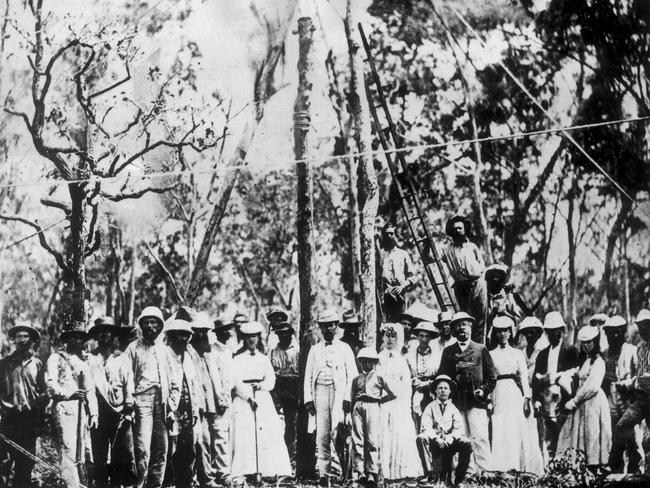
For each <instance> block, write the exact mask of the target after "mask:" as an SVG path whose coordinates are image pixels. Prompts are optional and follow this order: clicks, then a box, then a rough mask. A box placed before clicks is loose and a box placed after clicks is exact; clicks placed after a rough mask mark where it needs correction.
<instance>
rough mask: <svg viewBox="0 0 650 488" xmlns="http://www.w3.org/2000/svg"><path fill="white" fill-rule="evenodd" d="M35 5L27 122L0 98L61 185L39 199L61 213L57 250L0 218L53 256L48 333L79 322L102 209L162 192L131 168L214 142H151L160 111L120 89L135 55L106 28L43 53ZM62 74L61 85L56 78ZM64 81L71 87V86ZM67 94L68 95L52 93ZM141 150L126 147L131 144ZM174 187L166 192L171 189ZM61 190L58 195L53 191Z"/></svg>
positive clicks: (180, 136) (176, 134) (205, 130)
mask: <svg viewBox="0 0 650 488" xmlns="http://www.w3.org/2000/svg"><path fill="white" fill-rule="evenodd" d="M43 3H44V2H43V0H31V1H29V2H28V7H29V13H30V14H31V16H32V18H33V22H34V23H33V29H32V36H31V37H32V38H33V44H32V46H31V51H30V53H29V54H28V55H27V59H28V61H29V65H30V67H31V70H32V73H31V84H30V88H29V100H31V102H32V104H33V112H32V115H31V116H29V115H28V114H27V109H26V108H22V107H18V106H17V103H16V99H15V98H14V96H10V97H7V101H6V104H5V108H4V110H5V112H7V113H9V114H11V115H13V116H15V117H18V118H19V119H21V120H22V122H23V123H24V126H25V128H26V129H27V132H28V134H29V139H30V141H31V144H32V145H33V147H34V149H35V150H36V151H37V153H38V154H39V155H40V156H41V157H42V158H44V159H45V160H46V161H47V162H48V164H49V165H50V166H51V168H52V174H53V176H54V178H55V179H57V180H60V183H59V182H57V183H54V184H53V186H52V189H51V190H50V192H48V194H47V195H46V196H44V197H43V198H42V199H41V204H42V205H44V206H46V207H49V208H54V209H57V210H59V211H61V212H63V213H64V215H65V218H66V220H67V221H68V230H67V234H66V236H65V242H64V245H63V247H62V249H57V248H56V247H55V246H53V245H51V244H50V243H49V241H48V240H47V239H46V237H45V235H44V234H43V232H42V231H43V229H42V228H41V226H40V225H39V224H38V222H36V221H33V220H29V219H27V218H25V217H23V216H21V215H17V214H10V213H3V214H2V215H0V218H1V219H3V220H7V221H17V222H21V223H23V224H25V225H28V226H30V227H32V228H33V229H34V230H35V231H37V232H39V240H40V244H41V246H42V247H43V248H44V249H45V250H46V251H47V252H48V253H49V254H50V255H51V256H52V257H53V258H54V260H55V262H56V264H57V266H58V268H59V270H60V274H61V283H62V285H61V291H60V299H59V301H58V302H57V310H56V313H55V317H54V321H53V323H52V326H51V331H50V332H51V335H56V331H57V330H59V328H60V327H62V326H66V325H67V324H69V323H70V322H72V321H85V320H86V298H87V283H86V266H85V264H86V259H87V258H88V257H89V256H91V255H92V254H93V253H94V252H95V251H96V250H97V249H98V248H99V245H100V242H101V232H100V230H99V228H98V225H97V224H98V216H99V207H100V204H101V201H103V200H111V201H121V200H125V199H133V198H139V197H141V196H142V195H144V194H145V193H148V192H157V193H161V192H164V191H166V190H167V189H168V188H169V186H160V185H157V186H153V185H148V184H145V185H143V184H142V180H143V179H144V178H140V181H139V184H137V183H136V184H134V183H133V180H138V177H137V176H135V175H136V174H137V170H136V171H134V163H138V162H141V161H143V160H144V157H145V156H148V155H151V154H153V153H155V152H158V151H161V150H170V149H171V150H174V151H179V152H183V151H186V150H188V149H191V150H193V151H195V152H197V153H200V152H203V151H205V150H206V149H209V148H211V147H214V146H215V145H216V144H217V143H218V141H219V137H217V136H215V131H214V128H213V127H211V124H209V123H204V122H203V121H198V122H197V121H195V120H194V119H193V117H190V118H191V121H189V123H188V121H186V120H184V119H183V118H180V120H178V122H180V123H179V125H177V126H173V127H172V128H171V131H170V132H171V135H170V137H164V136H162V135H160V131H159V130H157V127H156V122H159V120H158V117H157V113H158V111H159V110H160V107H156V106H153V107H151V108H148V109H143V108H141V107H139V106H138V103H137V102H136V101H134V100H133V99H132V98H131V97H129V96H128V95H127V93H126V91H125V88H126V84H127V83H128V82H129V81H131V71H130V63H131V60H132V57H133V56H134V52H133V48H132V46H131V44H130V42H129V41H128V38H127V40H124V39H120V40H117V41H112V40H108V34H109V32H110V30H109V28H108V27H107V26H103V27H100V28H99V29H98V30H97V32H96V37H97V41H96V42H89V41H88V40H84V39H82V38H81V36H79V35H76V34H74V33H72V34H71V36H70V38H69V39H68V40H67V41H66V42H65V43H63V45H60V46H59V47H56V48H54V52H53V53H51V54H50V53H49V46H50V45H51V44H52V39H51V38H50V37H48V32H47V26H48V20H47V19H48V15H47V13H46V12H45V11H44V7H43ZM61 71H63V72H64V73H66V74H67V77H66V83H64V84H63V85H64V86H63V87H61V86H59V85H58V81H59V80H58V78H56V79H55V77H56V76H57V75H58V74H59V73H60V72H61ZM70 82H71V85H70ZM53 83H54V84H55V85H56V86H57V87H58V88H59V90H68V91H69V92H68V96H67V97H57V96H55V93H53V86H54V85H53ZM115 107H121V108H122V111H123V112H122V113H124V112H126V113H128V114H129V116H128V120H119V118H118V119H117V120H116V119H115V118H114V117H113V115H114V113H115V112H113V109H114V108H115ZM140 138H143V139H144V144H142V145H140V147H137V146H136V147H137V149H133V150H132V147H133V146H135V145H136V144H138V142H137V141H138V139H140ZM107 179H119V181H121V183H122V184H121V186H120V187H119V188H118V190H117V191H115V190H114V191H115V192H111V191H110V190H106V189H105V188H104V187H105V186H110V185H107V184H105V183H104V181H105V180H107ZM172 186H173V185H172ZM59 189H62V191H61V192H58V193H57V191H58V190H59Z"/></svg>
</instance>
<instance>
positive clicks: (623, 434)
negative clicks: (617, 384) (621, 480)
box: [612, 390, 650, 472]
mask: <svg viewBox="0 0 650 488" xmlns="http://www.w3.org/2000/svg"><path fill="white" fill-rule="evenodd" d="M643 420H645V422H646V425H650V392H645V391H643V390H636V391H635V396H634V399H633V400H632V401H631V402H630V403H629V404H628V406H627V408H626V409H625V411H624V412H623V415H621V418H620V419H619V421H618V422H617V423H616V427H615V428H614V430H613V432H612V437H613V439H614V438H618V439H625V440H627V439H634V436H635V432H634V430H635V427H636V426H637V425H638V424H640V423H641V421H643ZM618 442H619V443H620V442H621V441H618ZM613 449H614V445H612V450H613ZM643 450H644V452H645V465H646V466H650V442H648V438H647V437H644V439H643ZM646 469H647V468H646ZM628 472H630V470H629V469H628Z"/></svg>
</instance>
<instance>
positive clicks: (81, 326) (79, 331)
mask: <svg viewBox="0 0 650 488" xmlns="http://www.w3.org/2000/svg"><path fill="white" fill-rule="evenodd" d="M75 336H76V337H82V338H83V339H88V332H86V323H85V322H82V321H80V320H75V321H74V322H72V323H71V324H69V325H68V327H66V328H65V329H63V331H61V342H65V341H66V340H68V339H69V338H71V337H75Z"/></svg>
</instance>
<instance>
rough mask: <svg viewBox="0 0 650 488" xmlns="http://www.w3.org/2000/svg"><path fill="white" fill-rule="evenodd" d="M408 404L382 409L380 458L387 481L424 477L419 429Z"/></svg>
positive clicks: (396, 403) (393, 402) (386, 406)
mask: <svg viewBox="0 0 650 488" xmlns="http://www.w3.org/2000/svg"><path fill="white" fill-rule="evenodd" d="M410 410H411V408H410V406H409V404H408V403H405V402H400V401H399V400H393V401H391V402H388V403H385V404H383V405H382V406H381V426H382V430H381V439H380V449H379V457H380V461H381V469H382V473H383V476H384V479H387V480H399V479H404V478H417V477H418V476H422V465H421V463H420V458H419V454H418V448H417V444H416V437H417V436H416V434H415V426H414V425H413V420H412V419H411V416H410V415H409V412H410Z"/></svg>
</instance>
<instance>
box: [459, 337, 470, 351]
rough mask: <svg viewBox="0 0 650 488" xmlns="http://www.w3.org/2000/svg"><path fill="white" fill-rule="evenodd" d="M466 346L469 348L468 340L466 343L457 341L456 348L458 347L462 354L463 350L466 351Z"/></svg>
mask: <svg viewBox="0 0 650 488" xmlns="http://www.w3.org/2000/svg"><path fill="white" fill-rule="evenodd" d="M467 346H469V340H467V342H460V341H458V347H460V350H461V351H463V352H464V351H465V349H467Z"/></svg>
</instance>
